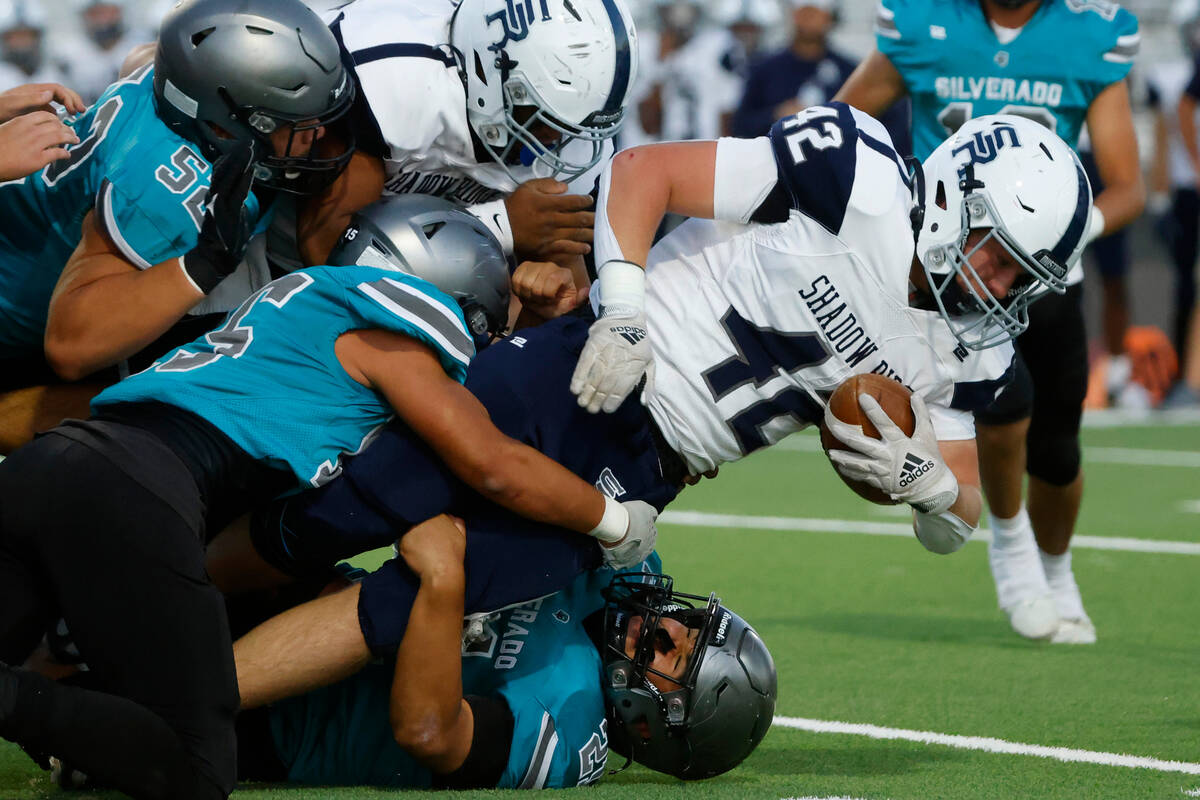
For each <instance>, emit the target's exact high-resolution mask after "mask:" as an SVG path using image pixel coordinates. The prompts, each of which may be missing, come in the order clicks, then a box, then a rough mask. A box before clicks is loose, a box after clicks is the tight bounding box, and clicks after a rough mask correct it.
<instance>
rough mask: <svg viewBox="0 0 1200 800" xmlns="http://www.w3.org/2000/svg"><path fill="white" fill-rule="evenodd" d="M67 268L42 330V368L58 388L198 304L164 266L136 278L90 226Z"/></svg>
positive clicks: (92, 223)
mask: <svg viewBox="0 0 1200 800" xmlns="http://www.w3.org/2000/svg"><path fill="white" fill-rule="evenodd" d="M95 217H96V212H95V211H89V212H88V214H87V216H85V217H84V218H83V237H82V238H81V239H80V241H79V246H78V247H77V248H76V249H75V252H74V253H73V254H72V255H71V258H70V260H69V261H67V265H66V267H65V268H64V269H63V273H62V275H61V276H60V277H59V280H58V285H57V286H55V288H54V294H53V296H52V297H51V299H50V315H49V317H48V319H47V323H46V339H45V347H46V360H47V361H48V362H49V363H50V366H51V367H52V368H53V369H54V371H55V372H56V373H58V374H59V376H61V377H62V378H64V379H66V380H79V379H80V378H82V377H84V376H86V375H90V374H91V373H93V372H95V371H96V370H98V369H102V368H104V367H106V366H109V365H111V364H115V363H116V362H118V361H120V360H121V359H123V358H127V357H129V356H131V355H133V354H134V353H136V352H138V351H139V350H141V349H142V348H143V347H146V346H147V345H149V344H150V343H151V342H153V341H154V340H155V339H157V338H158V337H159V336H161V335H162V333H163V332H164V331H166V330H167V328H169V327H171V325H173V324H174V323H176V322H178V321H179V319H180V318H181V317H182V316H183V315H184V314H186V313H187V312H188V309H190V308H192V306H194V305H196V303H198V302H199V301H200V300H202V299H203V298H204V295H203V293H201V292H200V291H199V290H197V289H196V288H195V287H194V286H193V285H192V284H191V283H190V282H189V281H188V279H187V277H186V276H185V275H184V273H183V270H181V269H180V267H179V259H178V258H172V259H169V260H167V261H164V262H162V263H161V264H155V265H154V266H152V267H150V268H149V269H145V270H139V269H138V268H137V267H136V266H135V265H133V264H131V263H130V262H129V261H128V260H127V259H126V258H125V256H124V255H123V254H122V253H121V252H120V250H119V249H118V248H117V246H116V245H115V244H114V243H113V242H112V240H111V239H109V238H108V236H107V235H106V234H105V233H104V232H103V231H101V230H100V228H99V226H98V225H97V223H96V219H95Z"/></svg>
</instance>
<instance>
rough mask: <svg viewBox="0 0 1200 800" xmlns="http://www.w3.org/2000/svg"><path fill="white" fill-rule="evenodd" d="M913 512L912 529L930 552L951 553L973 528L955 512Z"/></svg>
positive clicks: (963, 541) (967, 536) (967, 537)
mask: <svg viewBox="0 0 1200 800" xmlns="http://www.w3.org/2000/svg"><path fill="white" fill-rule="evenodd" d="M914 511H915V513H914V514H913V530H914V531H915V532H916V534H917V539H919V540H920V542H921V544H922V545H924V546H925V549H926V550H928V551H930V552H931V553H942V554H945V553H953V552H954V551H955V550H957V549H958V548H960V547H962V546H963V545H964V544H966V543H967V539H970V538H971V534H972V533H974V532H975V529H974V528H973V527H971V526H970V525H968V524H967V523H965V522H963V521H962V520H961V519H959V517H958V515H957V514H952V513H950V512H949V511H941V512H939V513H937V514H925V513H923V512H920V511H916V510H915V509H914Z"/></svg>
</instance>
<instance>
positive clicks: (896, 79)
mask: <svg viewBox="0 0 1200 800" xmlns="http://www.w3.org/2000/svg"><path fill="white" fill-rule="evenodd" d="M906 94H908V89H907V88H906V87H905V86H904V78H903V77H901V75H900V72H899V70H897V69H896V67H895V65H893V64H892V62H891V59H889V58H888V57H887V56H885V55H884V54H883V53H881V52H879V51H878V50H872V51H871V53H870V55H868V56H867V57H866V58H865V59H863V60H862V62H861V63H860V64H859V65H858V66H857V67H855V69H854V72H852V73H850V77H849V78H847V79H846V82H845V83H843V84H842V88H840V89H838V92H837V94H836V95H834V96H833V99H834V100H837V101H840V102H842V103H845V104H846V105H849V106H854V107H855V108H857V109H858V110H859V111H865V112H866V113H868V114H870V115H871V116H873V117H878V116H880V115H881V114H883V112H885V111H887V110H888V109H889V108H891V106H892V104H893V103H895V102H896V101H897V100H899V99H900V98H901V97H903V96H904V95H906Z"/></svg>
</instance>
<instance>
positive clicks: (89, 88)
mask: <svg viewBox="0 0 1200 800" xmlns="http://www.w3.org/2000/svg"><path fill="white" fill-rule="evenodd" d="M75 5H76V7H77V8H78V10H79V16H80V24H81V27H82V29H83V35H80V36H71V37H66V38H64V40H63V41H61V42H59V43H57V45H56V46H55V48H54V52H55V54H56V56H57V60H58V61H59V62H61V63H62V64H63V66H64V68H65V69H66V71H67V77H68V78H69V83H70V85H71V87H72V88H74V89H75V91H77V92H79V94H80V95H82V96H83V99H84V101H85V102H87V103H89V104H90V103H92V102H94V101H95V100H96V98H97V97H99V96H100V95H101V94H103V92H104V90H105V89H107V88H108V85H109V84H110V83H112V82H113V81H115V80H116V79H117V72H118V71H119V70H120V68H121V62H122V60H124V58H125V56H126V55H128V54H129V51H130V50H131V49H133V47H134V46H136V45H139V44H143V43H145V42H149V41H150V40H151V39H153V35H152V34H151V33H150V32H149V31H142V30H136V29H134V28H132V27H131V26H130V24H129V22H130V20H129V16H128V13H127V12H128V9H127V8H126V0H75Z"/></svg>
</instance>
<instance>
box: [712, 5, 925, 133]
mask: <svg viewBox="0 0 1200 800" xmlns="http://www.w3.org/2000/svg"><path fill="white" fill-rule="evenodd" d="M790 3H791V8H792V40H791V42H790V43H789V44H788V46H787V47H785V48H784V49H783V50H780V51H779V52H777V53H774V54H773V55H769V56H767V57H765V58H763V59H762V60H760V61H757V62H755V63H753V64H751V66H750V70H749V73H748V74H747V76H746V88H745V92H744V93H743V94H742V99H741V102H740V103H739V104H738V108H737V111H736V112H735V113H734V115H733V125H732V133H733V135H734V136H743V137H753V136H765V135H766V133H767V131H768V130H769V129H770V127H771V124H772V123H773V122H775V120H777V119H781V118H783V117H787V116H791V115H792V114H795V113H797V112H798V111H802V110H803V109H805V108H807V107H808V106H813V105H820V104H821V103H825V102H828V101H829V100H831V99H833V96H834V94H836V93H837V90H838V89H839V88H841V86H842V84H843V83H844V82H845V81H846V78H848V77H849V76H850V73H851V72H853V71H854V67H855V66H856V63H857V62H856V61H854V60H853V59H850V58H848V57H846V56H844V55H842V54H841V53H839V52H837V51H836V50H834V49H832V48H831V47H830V46H829V33H830V31H831V30H832V29H833V26H834V25H836V24H837V19H838V8H837V5H836V0H790ZM907 106H908V101H907V100H901V101H900V102H899V103H897V104H896V106H894V107H892V109H890V110H889V111H887V112H886V113H884V115H883V116H882V117H881V119H882V121H883V123H884V125H886V126H887V128H888V132H889V133H890V134H891V135H892V140H893V143H894V144H895V145H896V150H897V152H899V153H900V155H907V154H908V153H910V152H911V148H910V147H909V145H908V141H909V134H908V112H907Z"/></svg>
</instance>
